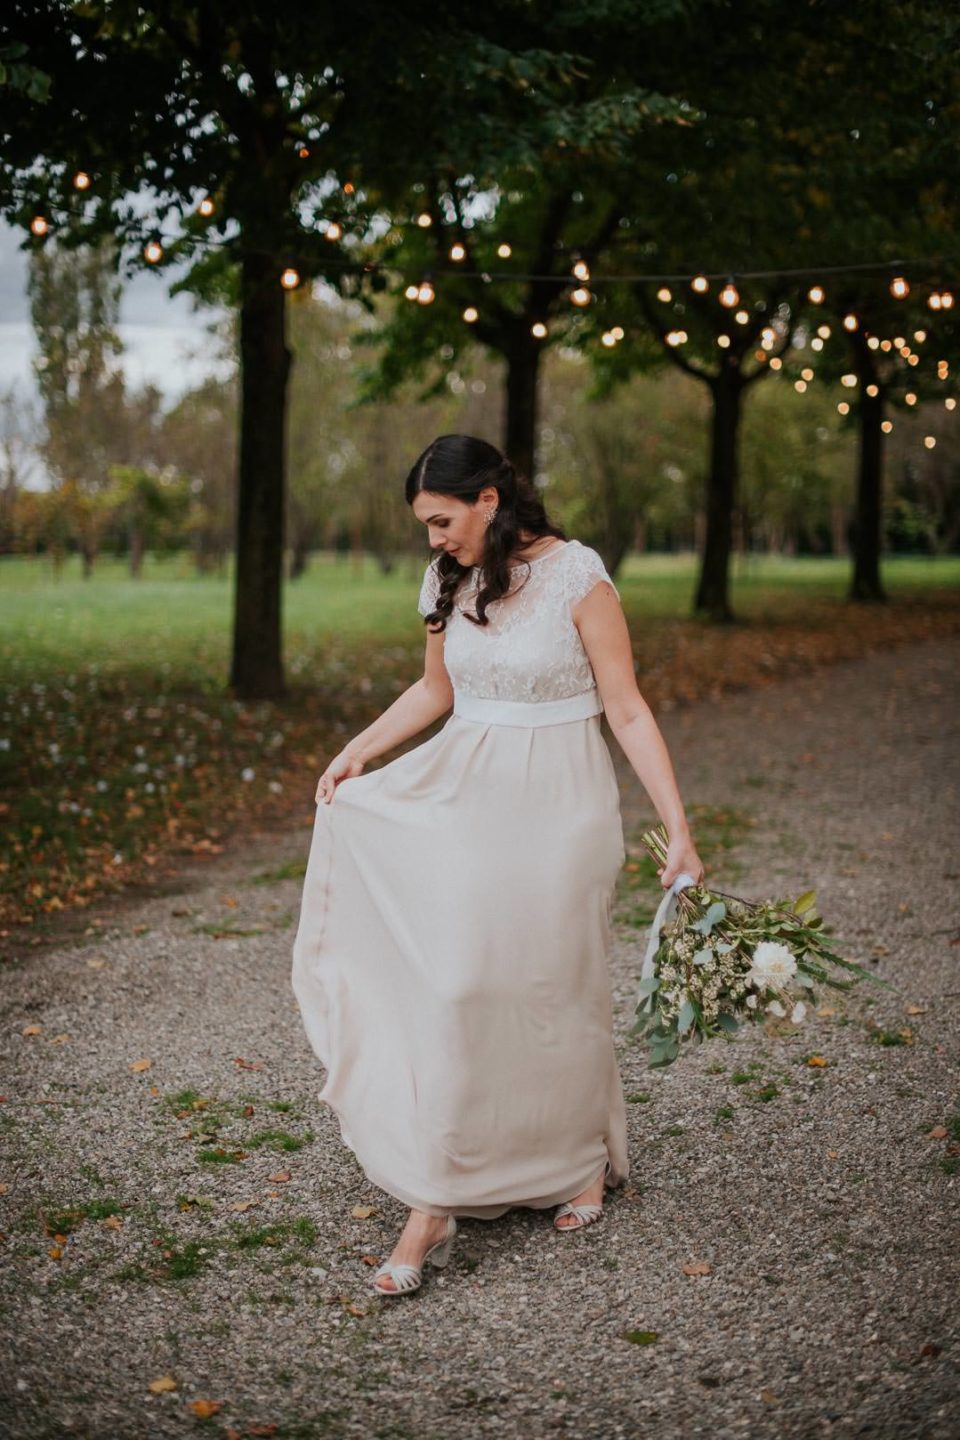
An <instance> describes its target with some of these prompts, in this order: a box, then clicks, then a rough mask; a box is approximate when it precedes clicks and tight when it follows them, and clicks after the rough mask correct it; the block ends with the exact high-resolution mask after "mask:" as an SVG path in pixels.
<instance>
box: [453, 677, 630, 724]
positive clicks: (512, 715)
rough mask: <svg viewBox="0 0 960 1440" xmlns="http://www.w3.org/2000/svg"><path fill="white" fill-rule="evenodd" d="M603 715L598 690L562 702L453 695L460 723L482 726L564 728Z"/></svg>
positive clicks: (569, 697) (566, 698)
mask: <svg viewBox="0 0 960 1440" xmlns="http://www.w3.org/2000/svg"><path fill="white" fill-rule="evenodd" d="M602 712H603V702H602V701H601V699H600V693H599V691H598V690H597V687H596V686H595V685H594V686H591V688H590V689H589V690H581V692H580V694H579V695H565V696H564V697H563V698H562V699H561V700H484V699H482V698H481V697H480V696H478V695H462V694H460V693H459V692H456V691H455V692H454V700H453V713H454V715H459V717H460V718H461V720H476V721H478V722H479V723H480V724H482V725H526V726H531V725H563V724H564V723H565V722H567V721H569V720H586V719H588V718H589V717H590V716H591V715H600V714H601V713H602Z"/></svg>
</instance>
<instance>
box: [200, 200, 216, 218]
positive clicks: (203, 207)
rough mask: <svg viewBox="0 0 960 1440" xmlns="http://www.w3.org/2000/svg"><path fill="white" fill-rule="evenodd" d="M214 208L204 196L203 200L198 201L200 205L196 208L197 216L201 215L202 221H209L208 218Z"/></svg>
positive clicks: (210, 201) (211, 202)
mask: <svg viewBox="0 0 960 1440" xmlns="http://www.w3.org/2000/svg"><path fill="white" fill-rule="evenodd" d="M216 208H217V207H216V206H215V205H214V203H213V201H212V200H211V199H210V196H209V195H204V197H203V199H202V200H201V201H200V204H199V205H198V206H197V214H198V215H202V216H203V218H204V220H209V219H210V216H211V215H212V214H213V212H214V210H215V209H216Z"/></svg>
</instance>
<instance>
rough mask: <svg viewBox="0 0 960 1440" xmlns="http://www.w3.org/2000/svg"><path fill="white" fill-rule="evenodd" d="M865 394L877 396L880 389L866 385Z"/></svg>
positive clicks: (876, 386) (877, 386)
mask: <svg viewBox="0 0 960 1440" xmlns="http://www.w3.org/2000/svg"><path fill="white" fill-rule="evenodd" d="M867 394H868V395H879V394H880V387H879V385H868V386H867Z"/></svg>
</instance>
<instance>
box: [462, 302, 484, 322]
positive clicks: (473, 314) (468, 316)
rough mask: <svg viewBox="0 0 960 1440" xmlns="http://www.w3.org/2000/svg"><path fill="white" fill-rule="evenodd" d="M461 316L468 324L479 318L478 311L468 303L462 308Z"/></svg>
mask: <svg viewBox="0 0 960 1440" xmlns="http://www.w3.org/2000/svg"><path fill="white" fill-rule="evenodd" d="M463 318H464V320H466V322H467V324H468V325H472V324H473V322H474V321H475V320H479V318H480V315H479V311H477V310H475V309H474V307H473V306H472V305H468V306H467V308H466V310H464V312H463Z"/></svg>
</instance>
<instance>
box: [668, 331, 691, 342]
mask: <svg viewBox="0 0 960 1440" xmlns="http://www.w3.org/2000/svg"><path fill="white" fill-rule="evenodd" d="M665 339H666V342H667V344H668V345H685V344H686V343H687V332H686V330H670V331H668V332H667V335H666V336H665Z"/></svg>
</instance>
